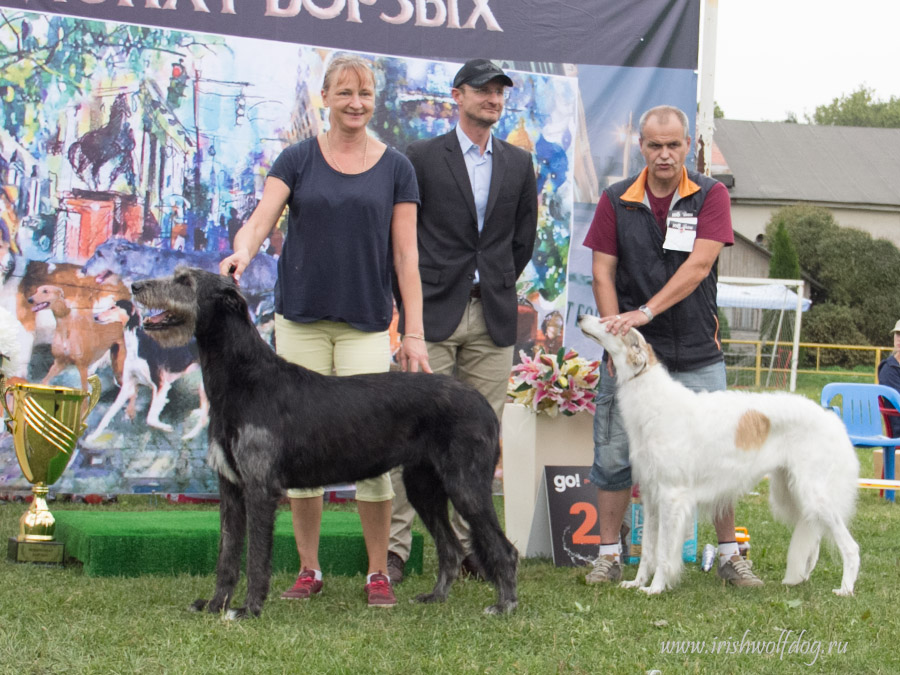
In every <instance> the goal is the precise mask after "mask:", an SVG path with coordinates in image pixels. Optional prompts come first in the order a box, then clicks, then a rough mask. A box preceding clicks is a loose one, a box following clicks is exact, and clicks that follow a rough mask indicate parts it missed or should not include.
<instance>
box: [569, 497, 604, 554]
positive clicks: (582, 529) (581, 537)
mask: <svg viewBox="0 0 900 675" xmlns="http://www.w3.org/2000/svg"><path fill="white" fill-rule="evenodd" d="M569 513H570V514H572V515H573V516H574V515H576V514H579V513H583V514H584V520H583V521H582V523H581V525H579V526H578V529H577V530H575V532H574V533H573V534H572V543H573V544H597V545H599V544H600V535H599V534H588V532H590V531H591V530H593V529H594V525H596V524H597V507H596V506H594V505H593V504H591V503H590V502H575V503H574V504H572V508H570V509H569Z"/></svg>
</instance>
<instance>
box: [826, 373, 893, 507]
mask: <svg viewBox="0 0 900 675" xmlns="http://www.w3.org/2000/svg"><path fill="white" fill-rule="evenodd" d="M838 396H840V397H841V402H840V405H835V401H834V400H835V399H836V398H837V397H838ZM879 397H880V398H883V399H884V400H885V401H886V402H887V403H889V404H891V405H892V406H893V407H894V408H895V409H897V410H900V392H898V391H897V390H896V389H894V388H893V387H886V386H884V385H881V384H860V383H858V382H831V383H829V384H826V385H825V387H823V389H822V406H823V407H826V408H831V409H832V410H834V411H835V412H836V413H837V414H838V415H839V416H840V418H841V419H842V420H843V421H844V426H845V427H847V435H848V436H850V441H851V442H852V443H853V445H856V446H863V447H870V448H881V449H882V457H883V461H884V477H885V479H886V480H894V449H895V448H896V447H897V446H900V437H898V438H891V437H890V436H885V435H884V431H885V429H884V424H883V418H882V414H881V413H882V410H881V405H880V400H879ZM889 431H890V430H889V429H888V432H889ZM884 497H885V499H887V500H889V501H894V491H893V490H885V491H884Z"/></svg>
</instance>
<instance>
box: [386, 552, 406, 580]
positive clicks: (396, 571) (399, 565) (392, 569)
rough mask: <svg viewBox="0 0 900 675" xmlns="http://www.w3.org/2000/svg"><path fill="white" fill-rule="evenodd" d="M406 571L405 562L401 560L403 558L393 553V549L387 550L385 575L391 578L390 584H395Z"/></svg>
mask: <svg viewBox="0 0 900 675" xmlns="http://www.w3.org/2000/svg"><path fill="white" fill-rule="evenodd" d="M405 571H406V563H405V562H403V558H401V557H400V556H399V555H397V554H396V553H394V552H393V551H388V555H387V575H388V579H390V580H391V584H392V585H394V586H396V585H397V584H399V583H400V582H401V581H403V573H404V572H405Z"/></svg>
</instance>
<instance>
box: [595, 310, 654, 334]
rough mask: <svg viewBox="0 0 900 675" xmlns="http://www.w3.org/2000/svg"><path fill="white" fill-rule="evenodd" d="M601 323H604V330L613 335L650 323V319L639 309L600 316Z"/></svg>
mask: <svg viewBox="0 0 900 675" xmlns="http://www.w3.org/2000/svg"><path fill="white" fill-rule="evenodd" d="M600 321H601V323H605V324H606V332H607V333H612V334H613V335H620V334H621V335H625V333H627V332H628V331H629V330H630V329H631V328H639V327H641V326H646V325H647V324H648V323H650V319H648V318H647V315H646V314H644V313H643V312H642V311H640V310H639V309H635V310H632V311H630V312H624V313H623V314H615V315H613V316H601V317H600Z"/></svg>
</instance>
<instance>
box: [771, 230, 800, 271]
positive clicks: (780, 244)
mask: <svg viewBox="0 0 900 675" xmlns="http://www.w3.org/2000/svg"><path fill="white" fill-rule="evenodd" d="M769 278H770V279H799V278H800V258H798V257H797V249H795V248H794V244H793V243H792V242H791V236H790V235H789V234H788V231H787V228H786V227H785V226H784V223H779V224H778V226H777V227H776V228H775V236H774V237H773V238H772V259H771V260H769Z"/></svg>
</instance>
